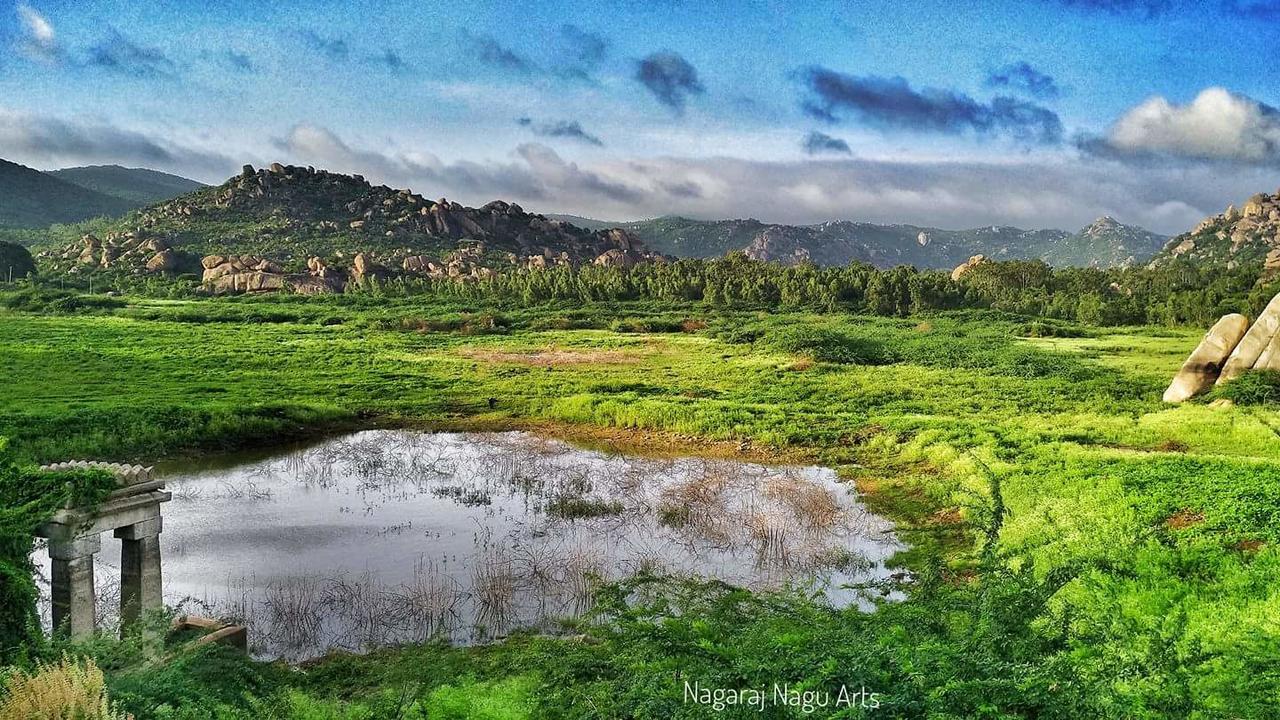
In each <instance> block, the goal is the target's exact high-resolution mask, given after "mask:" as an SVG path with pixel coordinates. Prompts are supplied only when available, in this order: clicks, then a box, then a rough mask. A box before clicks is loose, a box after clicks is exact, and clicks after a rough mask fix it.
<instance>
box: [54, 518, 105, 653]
mask: <svg viewBox="0 0 1280 720" xmlns="http://www.w3.org/2000/svg"><path fill="white" fill-rule="evenodd" d="M101 549H102V539H101V538H100V537H99V536H98V535H96V534H94V535H85V536H82V537H78V538H72V539H70V540H59V539H51V540H50V541H49V559H50V560H51V561H52V563H51V565H52V566H53V567H52V573H51V574H52V577H51V578H50V580H51V583H52V596H53V628H54V631H56V632H65V633H67V634H69V635H70V636H71V637H73V638H82V637H87V636H89V635H92V634H93V628H94V614H95V613H94V610H95V608H94V595H93V556H94V554H95V553H97V552H98V551H99V550H101Z"/></svg>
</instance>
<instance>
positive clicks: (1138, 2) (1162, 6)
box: [1055, 0, 1173, 18]
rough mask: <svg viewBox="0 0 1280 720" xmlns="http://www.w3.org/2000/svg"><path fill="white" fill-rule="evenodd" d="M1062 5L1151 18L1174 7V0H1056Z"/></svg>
mask: <svg viewBox="0 0 1280 720" xmlns="http://www.w3.org/2000/svg"><path fill="white" fill-rule="evenodd" d="M1055 2H1057V3H1058V4H1060V5H1065V6H1067V7H1071V8H1079V9H1081V10H1092V11H1099V12H1107V13H1111V14H1113V15H1138V16H1140V17H1146V18H1151V17H1155V16H1157V15H1160V14H1162V13H1164V12H1166V11H1168V10H1170V9H1172V8H1173V0H1055Z"/></svg>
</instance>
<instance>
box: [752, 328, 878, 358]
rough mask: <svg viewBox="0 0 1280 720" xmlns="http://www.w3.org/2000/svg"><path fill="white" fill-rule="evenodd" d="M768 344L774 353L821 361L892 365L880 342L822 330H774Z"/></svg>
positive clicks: (767, 339) (767, 340)
mask: <svg viewBox="0 0 1280 720" xmlns="http://www.w3.org/2000/svg"><path fill="white" fill-rule="evenodd" d="M765 342H766V343H767V344H768V345H769V346H771V347H772V348H774V349H775V350H780V351H782V352H785V353H790V354H793V355H803V356H805V357H808V358H812V359H814V360H817V361H818V362H829V363H840V364H844V365H887V364H889V363H891V362H893V357H892V356H891V355H890V353H889V351H888V350H887V349H886V348H885V346H884V344H883V343H881V342H879V341H877V340H872V339H870V338H861V337H855V336H853V335H850V334H846V333H842V332H838V331H835V330H828V329H826V328H821V327H810V326H806V327H798V328H787V329H784V330H781V331H775V332H774V333H772V334H770V335H769V336H768V337H767V338H766V340H765Z"/></svg>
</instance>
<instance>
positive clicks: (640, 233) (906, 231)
mask: <svg viewBox="0 0 1280 720" xmlns="http://www.w3.org/2000/svg"><path fill="white" fill-rule="evenodd" d="M584 222H585V223H598V224H599V226H605V225H609V224H608V223H604V222H602V221H584ZM616 225H617V227H621V228H623V229H625V230H627V231H628V232H630V233H632V234H633V235H635V236H636V237H637V238H639V239H640V240H641V241H643V242H644V243H645V244H646V245H647V246H649V247H651V248H653V249H654V250H656V251H659V252H662V253H667V254H670V255H675V256H678V257H717V256H720V255H723V254H725V253H726V252H731V251H734V250H741V251H744V252H746V254H747V255H749V256H751V257H753V258H757V259H760V260H773V261H777V262H784V263H795V262H801V261H805V260H808V261H812V262H815V263H818V264H820V265H844V264H847V263H849V262H850V261H861V262H867V263H871V264H872V265H875V266H877V267H882V268H883V267H892V266H895V265H915V266H916V267H920V268H933V269H951V268H953V267H955V266H956V265H957V264H958V263H961V262H964V261H965V260H966V259H968V258H970V257H972V256H974V255H983V256H985V257H988V258H991V259H994V260H1014V259H1018V260H1026V259H1039V260H1044V261H1045V262H1047V263H1049V264H1050V265H1054V266H1080V267H1089V266H1094V267H1110V266H1117V265H1126V264H1134V263H1141V262H1145V261H1147V260H1148V259H1149V258H1150V257H1151V256H1152V255H1154V254H1155V253H1156V252H1157V251H1159V250H1160V248H1161V247H1162V246H1163V245H1164V243H1165V241H1166V240H1167V239H1168V238H1166V237H1164V236H1162V235H1157V234H1155V233H1152V232H1149V231H1147V230H1144V229H1142V228H1139V227H1134V226H1130V225H1123V224H1121V223H1119V222H1117V221H1116V220H1115V219H1113V218H1110V217H1102V218H1098V219H1097V220H1095V221H1094V222H1093V223H1091V224H1090V225H1089V226H1088V227H1085V228H1083V229H1081V230H1080V231H1079V232H1075V233H1069V232H1065V231H1062V230H1023V229H1021V228H1016V227H1002V226H991V227H983V228H974V229H969V230H942V229H938V228H928V227H919V226H915V225H877V224H874V223H863V222H853V221H847V220H840V221H833V222H826V223H820V224H817V225H776V224H767V223H762V222H760V221H758V220H751V219H748V220H710V221H708V220H690V219H688V218H681V217H661V218H655V219H653V220H641V221H637V222H627V223H617V224H616Z"/></svg>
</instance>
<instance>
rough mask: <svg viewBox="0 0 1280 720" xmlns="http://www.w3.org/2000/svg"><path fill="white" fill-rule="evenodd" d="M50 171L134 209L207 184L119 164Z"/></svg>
mask: <svg viewBox="0 0 1280 720" xmlns="http://www.w3.org/2000/svg"><path fill="white" fill-rule="evenodd" d="M47 174H49V175H52V176H53V177H56V178H58V179H59V180H63V181H66V182H69V183H73V184H75V185H79V186H80V187H83V188H87V189H89V190H93V191H94V192H97V193H101V194H103V195H109V196H111V197H114V198H119V199H120V200H123V201H125V202H127V203H129V204H130V206H131V207H135V208H137V207H143V206H144V205H150V204H152V203H158V202H163V201H165V200H169V199H170V198H175V197H177V196H179V195H182V194H183V193H189V192H191V191H193V190H199V189H200V188H202V187H205V185H204V183H199V182H196V181H195V180H188V179H187V178H184V177H179V176H177V175H170V174H169V173H162V172H159V171H157V170H148V169H146V168H126V167H121V166H119V165H90V166H86V167H73V168H63V169H62V170H50V171H48V173H47Z"/></svg>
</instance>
